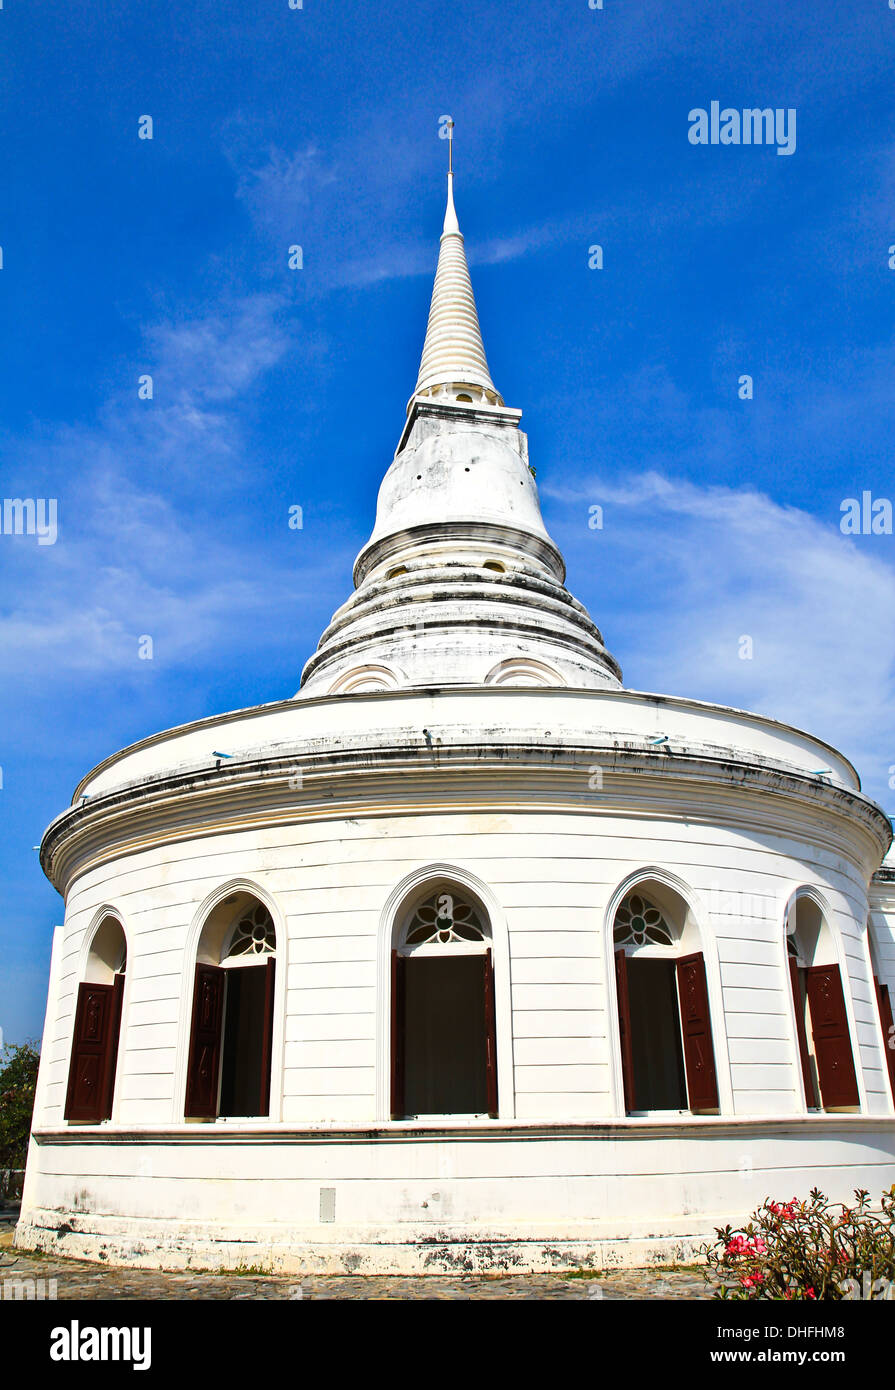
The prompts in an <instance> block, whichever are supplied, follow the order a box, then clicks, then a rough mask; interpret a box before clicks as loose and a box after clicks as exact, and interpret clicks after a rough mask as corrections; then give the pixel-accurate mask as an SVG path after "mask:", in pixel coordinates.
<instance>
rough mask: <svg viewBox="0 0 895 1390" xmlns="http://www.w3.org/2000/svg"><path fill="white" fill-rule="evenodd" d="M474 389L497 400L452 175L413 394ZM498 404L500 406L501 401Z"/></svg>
mask: <svg viewBox="0 0 895 1390" xmlns="http://www.w3.org/2000/svg"><path fill="white" fill-rule="evenodd" d="M454 385H455V386H478V387H481V388H482V390H484V391H487V392H492V393H494V396H495V398H496V399H497V401H500V397H499V396H497V392H496V391H495V387H494V383H493V381H492V380H491V373H490V372H489V370H488V361H487V358H486V357H485V345H484V343H483V342H482V330H481V328H480V327H479V316H478V313H477V311H476V307H475V298H474V297H473V293H472V282H471V280H470V278H469V266H468V265H467V263H466V247H465V245H464V243H463V233H462V232H461V231H460V224H459V222H458V221H457V212H456V209H455V207H454V175H453V172H451V173H449V174H448V201H447V211H446V212H445V215H444V230H443V232H442V234H441V245H440V248H439V252H438V269H437V270H436V272H435V285H434V287H433V290H432V303H431V306H430V308H429V323H428V327H427V329H426V341H425V344H424V345H423V356H422V359H421V361H420V370H419V376H418V377H417V382H416V391H415V392H414V394H415V395H421V394H425V393H427V392H430V391H432V389H433V388H435V387H439V386H440V387H450V386H454ZM501 404H502V402H501Z"/></svg>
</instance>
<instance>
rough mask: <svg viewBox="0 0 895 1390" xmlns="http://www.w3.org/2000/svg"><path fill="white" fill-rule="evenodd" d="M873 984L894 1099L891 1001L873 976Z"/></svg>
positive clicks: (886, 988)
mask: <svg viewBox="0 0 895 1390" xmlns="http://www.w3.org/2000/svg"><path fill="white" fill-rule="evenodd" d="M873 983H874V986H875V988H876V1002H877V1004H878V1005H879V1021H880V1023H881V1024H882V1026H883V1047H884V1048H885V1053H886V1068H887V1070H888V1073H889V1085H890V1086H891V1088H892V1095H893V1097H895V1031H893V1029H895V1024H893V1020H892V1001H891V999H890V998H889V986H888V985H881V984H880V982H879V980H878V979H877V978H876V976H875V975H874V977H873Z"/></svg>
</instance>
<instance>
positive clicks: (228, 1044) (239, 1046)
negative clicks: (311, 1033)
mask: <svg viewBox="0 0 895 1390" xmlns="http://www.w3.org/2000/svg"><path fill="white" fill-rule="evenodd" d="M264 986H265V972H264V970H259V969H251V968H249V969H245V970H228V972H227V989H226V998H225V1004H224V1050H223V1058H222V1061H221V1103H220V1108H219V1111H218V1113H219V1114H220V1115H222V1116H227V1115H231V1116H237V1115H261V1114H263V1113H264V1111H265V1110H266V1108H267V1107H266V1106H265V1105H264V1104H263V1103H262V1090H263V1078H262V1066H263V1061H264V1055H263V1054H264V1033H265V1027H264V1024H265V1017H264V997H265V987H264Z"/></svg>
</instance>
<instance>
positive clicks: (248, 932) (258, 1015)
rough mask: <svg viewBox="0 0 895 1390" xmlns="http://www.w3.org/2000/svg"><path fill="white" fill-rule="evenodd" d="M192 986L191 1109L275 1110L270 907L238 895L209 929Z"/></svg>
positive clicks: (224, 1114) (201, 1115)
mask: <svg viewBox="0 0 895 1390" xmlns="http://www.w3.org/2000/svg"><path fill="white" fill-rule="evenodd" d="M199 954H200V959H199V960H198V961H197V963H196V971H195V979H194V986H193V1013H192V1024H191V1030H190V1051H189V1061H188V1066H187V1089H186V1102H185V1115H186V1117H187V1118H190V1119H208V1120H213V1119H223V1118H234V1119H235V1118H250V1117H263V1116H265V1115H268V1114H269V1113H270V1073H271V1061H272V1053H273V1016H274V997H275V984H276V929H275V927H274V923H273V918H272V917H271V915H270V912H269V911H268V909H267V907H265V905H264V904H263V903H261V902H259V901H258V900H257V899H254V898H251V897H250V896H249V895H248V894H238V895H234V897H233V898H232V899H228V900H227V901H226V902H225V903H223V904H220V905H219V906H218V908H216V909H215V910H214V912H212V913H211V915H210V917H209V920H208V921H207V922H206V924H205V927H204V928H203V932H202V937H201V938H200V947H199Z"/></svg>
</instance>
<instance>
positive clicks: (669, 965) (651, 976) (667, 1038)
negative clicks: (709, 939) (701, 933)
mask: <svg viewBox="0 0 895 1390" xmlns="http://www.w3.org/2000/svg"><path fill="white" fill-rule="evenodd" d="M663 897H667V898H668V900H669V902H670V903H671V906H672V907H673V908H676V909H677V911H676V913H672V911H671V910H669V909H667V908H666V907H665V906H664V905H661V906H660V904H659V902H658V900H657V899H655V898H654V897H653V896H652V895H651V894H650V893H649V892H648V890H646V889H642V888H637V889H636V890H635V891H633V892H631V893H629V894H628V895H627V896H626V897H625V898H624V899H623V901H622V902H621V904H620V905H619V907H618V909H617V911H616V914H615V919H614V921H613V947H614V954H615V982H616V995H617V999H618V1019H619V1042H620V1045H621V1057H622V1080H623V1086H624V1097H625V1110H626V1112H627V1113H628V1114H640V1113H644V1112H646V1113H652V1112H655V1111H660V1112H661V1111H682V1110H691V1111H693V1112H694V1113H695V1112H698V1113H704V1112H712V1111H716V1110H717V1109H718V1083H717V1078H716V1074H715V1059H714V1048H713V1044H712V1025H711V1016H710V1012H709V998H708V984H707V979H706V971H705V961H704V958H703V955H702V952H701V951H695V952H685V951H684V950H683V948H682V940H681V932H680V929H679V926H678V925H676V924H674V923H673V922H672V920H671V919H672V916H673V915H676V916H677V917H678V918H679V919H680V922H683V920H684V918H685V917H686V912H687V908H686V904H685V903H684V902H683V900H682V899H681V900H680V901H679V902H678V901H676V899H677V897H678V895H676V894H673V893H672V891H671V890H670V889H665V890H663Z"/></svg>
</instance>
